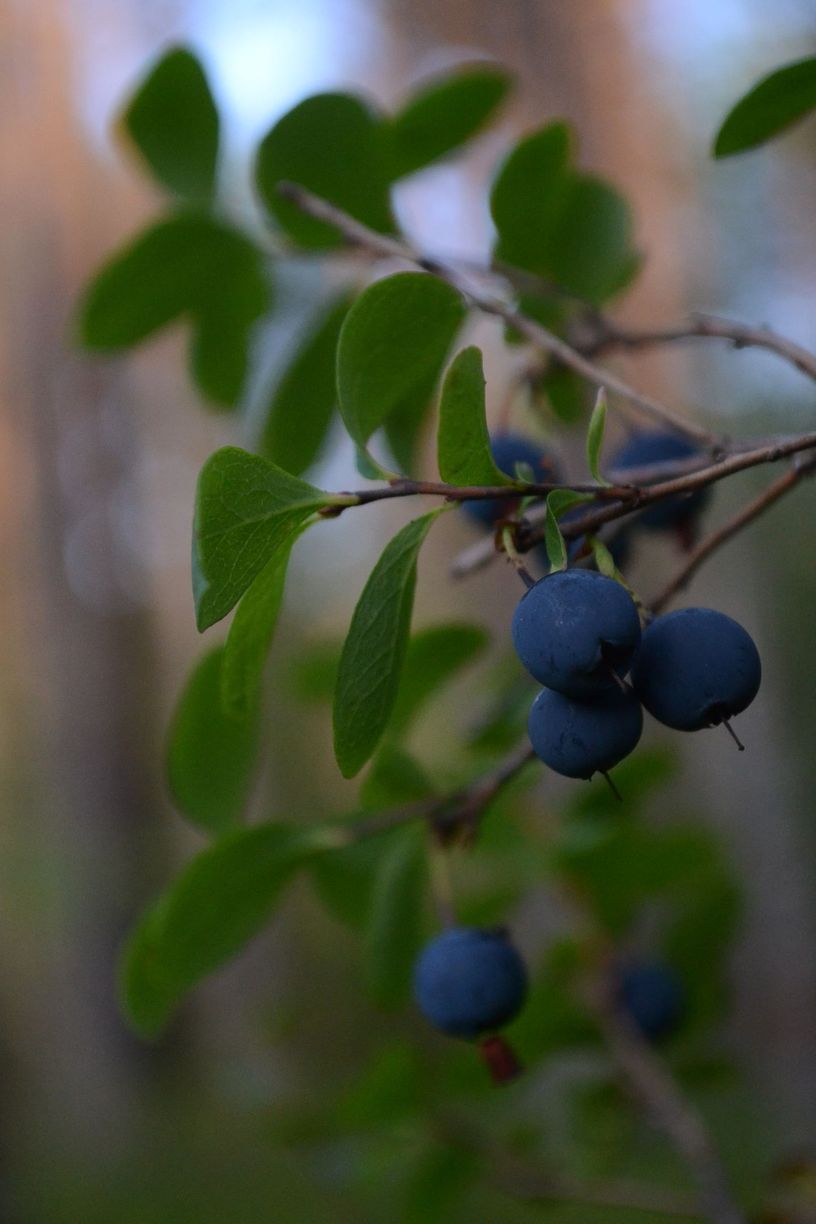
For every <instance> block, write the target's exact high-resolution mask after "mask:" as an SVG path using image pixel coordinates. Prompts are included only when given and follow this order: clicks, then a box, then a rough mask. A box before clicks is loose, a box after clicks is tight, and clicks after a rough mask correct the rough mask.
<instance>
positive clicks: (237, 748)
mask: <svg viewBox="0 0 816 1224" xmlns="http://www.w3.org/2000/svg"><path fill="white" fill-rule="evenodd" d="M223 665H224V647H223V646H216V648H215V649H214V650H211V651H209V652H208V653H207V654H206V655H204V657H203V658H202V659H200V660H199V662H198V663H197V664H196V666H195V668H194V669H193V671H192V674H191V675H190V677H189V678H188V680H187V683H186V685H185V686H184V690H183V692H182V694H181V697H180V698H179V702H178V705H177V706H176V710H175V713H174V715H173V719H172V723H171V726H170V735H169V738H168V743H167V780H168V784H169V786H170V793H171V795H172V797H173V802H174V804H175V805H176V807H177V808H178V810H179V811H180V812H181V813H182V815H184V816H186V817H187V819H188V820H189V821H191V822H192V823H193V824H194V825H197V826H198V827H199V828H200V829H204V830H205V831H206V832H207V833H215V834H221V833H225V832H227V830H229V829H232V828H234V827H235V825H237V824H238V823H239V822H240V820H241V816H242V814H243V812H244V809H245V807H246V803H247V799H248V798H249V793H250V788H251V786H252V777H253V773H254V769H255V761H256V758H257V749H258V718H257V713H258V707H257V705H256V706H255V707H254V708H247V709H246V710H245V711H243V713H244V717H243V718H241V719H237V718H235V717H230V716H229V715H228V714H227V713H226V712H225V711H224V709H223V707H222V702H221V684H222V669H223Z"/></svg>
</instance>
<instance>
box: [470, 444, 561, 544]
mask: <svg viewBox="0 0 816 1224" xmlns="http://www.w3.org/2000/svg"><path fill="white" fill-rule="evenodd" d="M490 449H491V451H492V453H493V459H494V462H495V464H496V467H497V468H498V469H499V471H501V472H504V474H505V476H515V474H516V464H518V463H525V464H527V466H528V467H530V468H532V471H533V478H534V479H535V480H536V481H537V482H539V483H543V482H547V481H552V482H553V483H555V482H556V481H558V480H559V479H560V471H559V465H558V463H557V462H556V460H555V458H554V457H553V456H552V455H551V454H550V453H549V451H547V450H545V449H544V447H542V446H539V444H538V443H537V442H534V441H533V440H532V439H531V438H525V437H524V435H523V434H517V433H510V432H509V431H507V432H503V433H497V434H494V435H493V437H492V438H491V439H490ZM462 505H463V507H464V511H465V514H467V516H468V517H469V518H471V519H473V520H474V521H475V522H477V523H481V525H482V526H483V527H492V526H493V524H494V523H495V522H497V520H498V519H501V518H506V517H507V516H508V515H509V514H512V513H513V511H514V510H515V509H516V506H517V505H518V498H515V497H491V498H489V499H487V500H486V501H466V502H463V503H462Z"/></svg>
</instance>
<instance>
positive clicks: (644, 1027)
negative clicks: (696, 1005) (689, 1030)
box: [617, 961, 686, 1041]
mask: <svg viewBox="0 0 816 1224" xmlns="http://www.w3.org/2000/svg"><path fill="white" fill-rule="evenodd" d="M617 998H618V1003H619V1004H620V1006H621V1007H622V1008H623V1009H624V1011H626V1012H627V1013H628V1015H629V1017H630V1019H631V1020H633V1021H634V1023H635V1024H636V1025H637V1027H638V1029H639V1030H640V1032H641V1033H642V1034H643V1036H644V1037H646V1038H648V1039H649V1040H650V1041H656V1040H658V1039H659V1038H661V1037H667V1036H668V1035H669V1034H670V1033H672V1032H674V1030H675V1029H676V1028H677V1026H678V1025H679V1024H680V1022H681V1020H682V1019H683V1013H684V1011H685V1004H686V1000H685V991H684V990H683V984H682V982H681V981H680V979H679V977H678V976H677V974H676V973H675V972H674V970H673V969H670V968H669V966H668V965H664V964H661V963H660V962H658V961H654V962H644V963H638V964H631V965H628V966H626V968H624V969H623V970H622V971H621V972H620V975H619V977H618V982H617Z"/></svg>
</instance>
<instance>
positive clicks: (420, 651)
mask: <svg viewBox="0 0 816 1224" xmlns="http://www.w3.org/2000/svg"><path fill="white" fill-rule="evenodd" d="M488 642H489V637H488V634H487V631H486V630H485V629H483V628H481V626H479V625H467V624H450V625H431V626H429V628H427V629H421V630H420V631H419V632H418V633H416V634H414V636H413V637H412V638H411V640H410V642H409V643H408V651H407V654H406V656H405V666H404V667H403V671H402V679H401V680H400V684H399V690H398V692H397V700H396V704H395V706H394V711H393V713H392V715H391V718H390V720H389V724H388V733H389V736H397V737H402V736H403V735H404V733H405V732H406V731H407V729H408V727H409V726H410V725H411V723H412V722H413V721H414V719H415V718H416V716H417V714H418V713H419V711H420V710H421V709H422V708H423V707H424V706H425V705H426V704H427V703H428V701H430V699H431V698H432V697H433V696H434V694H435V693H436V692H437V690H438V689H440V688H442V686H443V685H444V684H446V683H447V682H448V681H449V680H450V679H451V678H452V677H453V676H454V675H455V674H456V672H458V671H460V670H461V669H462V668H463V667H465V666H466V665H467V664H468V663H472V662H473V661H474V660H475V659H476V658H478V656H479V655H481V654H482V653H483V651H484V650H485V649H486V647H487V645H488Z"/></svg>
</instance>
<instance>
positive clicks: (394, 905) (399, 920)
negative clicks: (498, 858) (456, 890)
mask: <svg viewBox="0 0 816 1224" xmlns="http://www.w3.org/2000/svg"><path fill="white" fill-rule="evenodd" d="M427 884H428V856H427V847H426V835H425V829H424V827H423V826H422V825H421V824H418V825H406V826H405V828H403V829H400V830H399V836H397V837H395V838H393V839H392V841H391V843H390V845H389V847H388V853H387V854H386V855H385V856H383V858H382V859H381V861H380V863H379V866H378V872H377V877H376V881H375V884H374V891H373V894H372V897H371V908H370V912H369V916H368V922H367V925H366V932H365V966H366V984H367V986H368V990H369V992H370V994H371V997H372V998H373V999H374V1000H375V1001H376V1002H377V1003H379V1004H380V1006H381V1007H396V1006H398V1005H399V1004H401V1003H403V1002H404V1001H405V999H406V998H407V996H408V994H409V992H410V989H411V971H412V969H413V964H414V961H415V959H416V955H417V952H418V951H419V948H420V945H421V943H422V938H423V935H424V932H425V913H424V904H423V902H424V898H425V890H426V888H427Z"/></svg>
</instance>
